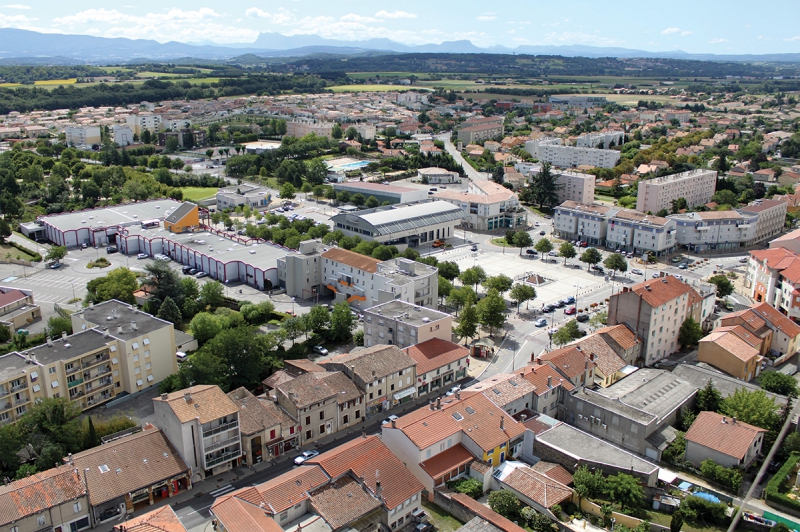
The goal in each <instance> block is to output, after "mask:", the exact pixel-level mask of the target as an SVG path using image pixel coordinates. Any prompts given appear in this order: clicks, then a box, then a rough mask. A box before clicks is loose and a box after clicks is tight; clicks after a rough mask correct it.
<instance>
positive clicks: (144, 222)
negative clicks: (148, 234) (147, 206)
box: [142, 220, 161, 229]
mask: <svg viewBox="0 0 800 532" xmlns="http://www.w3.org/2000/svg"><path fill="white" fill-rule="evenodd" d="M159 225H161V220H142V229H150V228H151V227H158V226H159Z"/></svg>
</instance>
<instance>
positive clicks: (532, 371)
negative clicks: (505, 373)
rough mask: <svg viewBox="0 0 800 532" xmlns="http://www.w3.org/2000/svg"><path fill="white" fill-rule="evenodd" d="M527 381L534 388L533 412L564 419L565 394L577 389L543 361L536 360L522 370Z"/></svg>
mask: <svg viewBox="0 0 800 532" xmlns="http://www.w3.org/2000/svg"><path fill="white" fill-rule="evenodd" d="M521 372H522V374H523V377H522V378H524V379H525V380H526V381H528V382H529V383H531V384H532V385H533V387H534V389H535V390H534V394H533V404H532V405H531V410H533V411H535V412H539V413H540V414H547V415H549V416H550V417H553V418H559V419H560V418H562V415H563V410H564V404H563V399H564V394H565V393H567V392H570V391H572V390H573V389H574V388H575V387H574V386H573V385H572V383H571V382H570V381H569V379H566V378H564V376H563V375H561V374H560V373H559V372H558V371H556V369H555V368H553V367H552V366H551V365H550V364H547V363H545V362H544V361H542V360H538V359H537V360H534V361H532V362H530V363H529V364H528V365H527V366H525V367H524V368H522V370H521Z"/></svg>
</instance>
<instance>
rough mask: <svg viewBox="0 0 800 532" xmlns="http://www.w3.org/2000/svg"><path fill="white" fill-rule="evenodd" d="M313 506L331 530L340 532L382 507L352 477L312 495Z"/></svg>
mask: <svg viewBox="0 0 800 532" xmlns="http://www.w3.org/2000/svg"><path fill="white" fill-rule="evenodd" d="M310 499H311V506H312V507H313V508H314V509H315V510H316V511H317V513H318V514H319V515H321V516H322V518H323V519H325V522H327V523H328V524H329V525H330V527H331V529H333V530H339V529H340V528H342V527H344V526H345V525H348V524H350V523H352V522H353V521H356V520H358V519H360V518H362V517H364V516H366V515H369V514H371V513H372V512H374V511H375V510H377V509H378V508H380V507H381V501H379V500H378V499H377V498H375V497H374V496H373V495H372V494H370V493H367V492H366V491H364V489H363V488H362V487H361V485H360V484H359V483H358V482H357V481H356V480H355V479H354V478H353V477H351V476H345V477H342V478H340V479H338V480H336V481H334V482H331V483H330V484H325V485H324V486H321V487H319V488H317V489H316V490H314V491H313V492H311V493H310Z"/></svg>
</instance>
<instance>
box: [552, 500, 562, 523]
mask: <svg viewBox="0 0 800 532" xmlns="http://www.w3.org/2000/svg"><path fill="white" fill-rule="evenodd" d="M550 511H551V512H553V515H555V516H556V519H558V520H559V521H561V514H562V512H563V510H562V509H561V505H560V504H554V505H553V506H551V507H550Z"/></svg>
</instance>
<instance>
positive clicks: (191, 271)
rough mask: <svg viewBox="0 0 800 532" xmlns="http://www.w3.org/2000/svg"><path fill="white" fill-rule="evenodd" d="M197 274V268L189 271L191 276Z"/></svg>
mask: <svg viewBox="0 0 800 532" xmlns="http://www.w3.org/2000/svg"><path fill="white" fill-rule="evenodd" d="M196 273H197V269H195V268H192V269H191V270H189V275H194V274H196Z"/></svg>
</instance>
